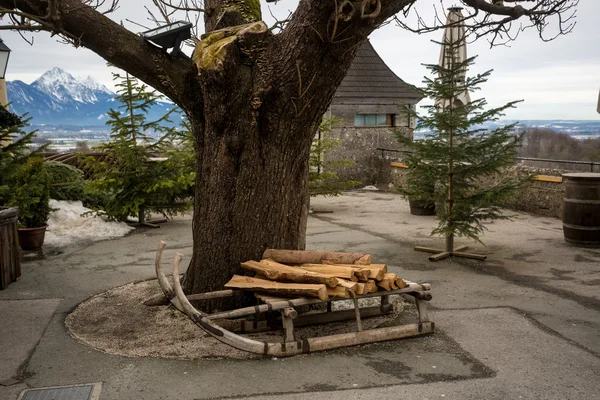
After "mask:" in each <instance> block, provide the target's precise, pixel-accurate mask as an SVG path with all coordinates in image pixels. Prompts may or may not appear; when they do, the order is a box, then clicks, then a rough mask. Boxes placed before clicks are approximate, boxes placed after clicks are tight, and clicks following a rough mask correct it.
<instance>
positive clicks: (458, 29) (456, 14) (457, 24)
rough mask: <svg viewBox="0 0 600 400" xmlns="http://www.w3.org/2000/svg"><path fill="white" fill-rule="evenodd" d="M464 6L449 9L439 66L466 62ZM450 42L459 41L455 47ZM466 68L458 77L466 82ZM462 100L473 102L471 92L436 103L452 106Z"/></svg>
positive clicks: (441, 105) (462, 102) (462, 101)
mask: <svg viewBox="0 0 600 400" xmlns="http://www.w3.org/2000/svg"><path fill="white" fill-rule="evenodd" d="M462 20H463V15H462V8H460V7H452V8H449V9H448V16H447V20H446V29H444V34H443V36H442V46H441V49H440V60H439V64H438V65H439V66H441V67H443V68H450V67H451V66H452V64H457V63H461V62H464V61H465V60H466V59H467V41H466V35H465V26H464V23H463V22H462ZM450 43H458V45H455V46H454V47H453V48H452V47H451V46H450V45H449V44H450ZM466 72H467V71H466V69H465V70H464V71H462V72H461V74H459V76H458V79H459V81H460V82H464V80H465V76H466ZM458 102H460V104H467V103H470V102H471V97H470V96H469V92H468V91H467V90H465V91H464V92H462V93H460V94H459V95H457V96H456V97H455V98H454V99H453V100H452V101H450V99H442V100H439V101H438V102H437V103H436V105H437V106H438V107H444V108H446V107H451V106H454V105H455V104H457V103H458Z"/></svg>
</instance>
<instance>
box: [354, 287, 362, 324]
mask: <svg viewBox="0 0 600 400" xmlns="http://www.w3.org/2000/svg"><path fill="white" fill-rule="evenodd" d="M353 301H354V314H355V315H356V330H357V331H358V332H362V330H363V327H362V321H361V319H360V308H359V307H358V299H357V298H356V296H354V299H353Z"/></svg>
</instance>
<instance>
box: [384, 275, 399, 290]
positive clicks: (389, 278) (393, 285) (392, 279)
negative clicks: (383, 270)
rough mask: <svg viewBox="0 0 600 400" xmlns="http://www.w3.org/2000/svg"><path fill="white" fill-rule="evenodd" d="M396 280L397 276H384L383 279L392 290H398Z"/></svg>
mask: <svg viewBox="0 0 600 400" xmlns="http://www.w3.org/2000/svg"><path fill="white" fill-rule="evenodd" d="M396 278H398V275H396V274H385V277H384V279H385V280H387V281H388V282H390V287H391V288H392V290H396V289H400V288H399V287H398V286H397V285H396Z"/></svg>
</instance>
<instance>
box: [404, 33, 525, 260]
mask: <svg viewBox="0 0 600 400" xmlns="http://www.w3.org/2000/svg"><path fill="white" fill-rule="evenodd" d="M440 44H441V43H440ZM445 45H446V46H447V47H446V48H447V56H448V57H449V59H450V62H449V63H447V65H445V66H440V65H437V64H433V65H426V67H427V68H428V69H429V70H430V71H431V73H432V75H433V78H428V77H425V78H424V81H423V83H424V84H425V86H424V87H422V88H420V89H419V91H420V92H421V93H422V94H423V96H424V97H427V98H429V99H431V100H433V101H434V104H433V105H429V106H424V107H423V108H425V109H426V113H424V114H423V115H417V114H416V112H414V111H411V110H406V112H407V113H409V114H412V115H413V116H415V117H416V118H417V121H418V122H417V126H416V128H417V130H423V131H426V132H428V133H426V134H425V138H424V140H414V141H413V140H411V139H407V138H406V137H404V136H402V135H401V134H396V137H397V139H398V140H399V141H400V142H401V143H402V144H403V145H405V146H407V147H408V148H409V150H410V151H411V152H410V153H407V156H406V158H405V161H406V163H407V165H408V166H409V171H408V185H407V186H408V187H407V189H406V190H405V193H406V194H407V195H409V196H413V197H414V198H416V199H420V200H425V201H431V202H434V203H435V205H436V213H437V217H438V219H439V224H438V226H437V228H435V229H434V230H433V231H432V234H434V235H442V236H444V237H445V238H446V248H445V251H444V250H434V249H427V248H416V249H417V250H422V251H428V250H429V252H432V253H433V252H439V253H440V254H438V255H435V256H432V257H430V260H432V261H433V260H437V259H442V258H445V257H447V256H450V255H453V253H455V252H457V250H455V248H454V237H457V236H462V237H468V238H472V239H475V240H477V241H479V242H481V241H480V240H479V235H480V234H481V233H482V232H483V230H484V225H483V221H486V220H493V219H507V218H508V216H506V215H505V214H503V213H502V210H501V208H500V206H499V205H500V204H501V201H502V200H503V199H504V198H506V197H507V196H510V195H511V194H512V193H514V190H515V189H516V188H518V186H519V185H520V183H521V182H522V181H518V180H516V179H512V178H511V177H509V176H507V175H506V174H502V169H503V168H505V167H508V166H510V165H512V164H513V163H514V157H516V156H517V151H518V147H519V145H520V142H521V136H520V135H518V134H516V124H511V125H506V126H501V127H498V128H495V129H486V128H484V127H483V126H484V124H485V123H488V122H492V121H497V120H498V119H499V118H500V117H502V116H503V115H504V111H506V110H507V109H509V108H512V107H514V106H515V104H516V103H518V101H512V102H510V103H507V104H505V105H503V106H500V107H497V108H490V109H486V106H487V102H486V100H485V99H484V98H479V99H476V100H472V101H470V102H465V103H466V104H463V102H462V101H460V99H461V98H465V96H464V94H465V93H473V92H475V91H477V90H479V85H480V84H482V83H484V82H486V81H487V79H488V77H489V76H490V74H491V71H487V72H485V73H482V74H477V75H475V76H472V77H465V74H466V72H467V71H468V68H469V67H470V66H471V65H473V63H474V60H475V58H476V57H471V58H467V59H466V60H465V61H460V60H457V58H456V57H455V56H454V55H455V54H457V47H458V46H459V45H460V43H459V42H458V41H456V42H451V43H445ZM467 98H468V97H467ZM431 184H433V185H434V187H435V191H434V192H432V191H431ZM428 188H429V190H428ZM463 248H464V247H463ZM454 255H463V256H469V255H468V254H465V253H460V254H458V253H457V254H454ZM472 256H476V255H472ZM472 258H479V259H483V258H485V257H484V256H476V257H472Z"/></svg>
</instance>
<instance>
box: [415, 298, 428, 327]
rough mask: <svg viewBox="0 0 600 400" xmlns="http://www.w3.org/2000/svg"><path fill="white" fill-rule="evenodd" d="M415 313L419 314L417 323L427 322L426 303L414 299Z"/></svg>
mask: <svg viewBox="0 0 600 400" xmlns="http://www.w3.org/2000/svg"><path fill="white" fill-rule="evenodd" d="M415 303H416V304H417V311H418V312H419V322H421V323H423V322H429V312H428V311H427V301H426V300H421V299H419V298H416V297H415Z"/></svg>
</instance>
